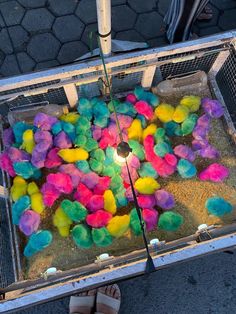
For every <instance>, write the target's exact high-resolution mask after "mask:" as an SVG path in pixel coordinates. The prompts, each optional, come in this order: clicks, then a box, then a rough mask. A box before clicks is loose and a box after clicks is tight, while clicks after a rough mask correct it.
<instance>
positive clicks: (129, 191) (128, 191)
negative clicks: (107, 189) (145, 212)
mask: <svg viewBox="0 0 236 314" xmlns="http://www.w3.org/2000/svg"><path fill="white" fill-rule="evenodd" d="M134 191H135V195H136V196H138V191H137V190H134ZM125 197H126V198H127V199H128V201H129V202H131V201H133V200H134V197H133V193H132V189H131V186H129V187H127V188H126V190H125Z"/></svg>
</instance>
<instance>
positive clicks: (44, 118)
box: [34, 112, 58, 131]
mask: <svg viewBox="0 0 236 314" xmlns="http://www.w3.org/2000/svg"><path fill="white" fill-rule="evenodd" d="M57 121H58V120H57V118H55V117H52V116H49V115H47V114H45V113H43V112H39V113H38V114H37V115H36V116H35V118H34V125H35V126H36V127H38V128H40V129H41V130H44V131H49V130H51V128H52V126H53V124H55V123H56V122H57Z"/></svg>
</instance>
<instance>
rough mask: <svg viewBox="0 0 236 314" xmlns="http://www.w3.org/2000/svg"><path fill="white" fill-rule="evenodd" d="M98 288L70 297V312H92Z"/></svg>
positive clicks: (86, 313)
mask: <svg viewBox="0 0 236 314" xmlns="http://www.w3.org/2000/svg"><path fill="white" fill-rule="evenodd" d="M96 293H97V290H89V291H87V292H82V293H80V294H78V295H75V296H71V297H70V305H69V308H70V314H72V313H73V314H75V313H78V314H91V313H93V312H92V311H93V310H94V306H95V299H96Z"/></svg>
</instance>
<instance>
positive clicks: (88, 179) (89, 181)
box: [81, 171, 99, 189]
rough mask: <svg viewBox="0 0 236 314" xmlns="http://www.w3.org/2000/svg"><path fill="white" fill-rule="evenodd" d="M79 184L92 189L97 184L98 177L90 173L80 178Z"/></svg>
mask: <svg viewBox="0 0 236 314" xmlns="http://www.w3.org/2000/svg"><path fill="white" fill-rule="evenodd" d="M81 182H82V183H83V184H85V185H86V186H87V187H88V188H89V189H93V188H94V187H95V186H96V185H97V184H98V182H99V176H98V174H96V173H95V172H93V171H90V172H88V173H86V174H84V175H83V176H82V177H81Z"/></svg>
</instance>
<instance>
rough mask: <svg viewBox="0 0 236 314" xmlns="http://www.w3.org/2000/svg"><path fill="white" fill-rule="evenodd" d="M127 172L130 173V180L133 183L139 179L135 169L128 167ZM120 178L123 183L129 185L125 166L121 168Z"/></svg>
mask: <svg viewBox="0 0 236 314" xmlns="http://www.w3.org/2000/svg"><path fill="white" fill-rule="evenodd" d="M129 171H130V175H131V178H132V180H133V181H134V182H135V181H136V180H137V179H138V178H139V175H138V172H137V170H136V169H135V168H132V167H130V168H129ZM121 177H122V179H123V180H124V182H125V183H128V184H129V182H130V181H129V175H128V170H127V167H126V166H123V167H122V168H121Z"/></svg>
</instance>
